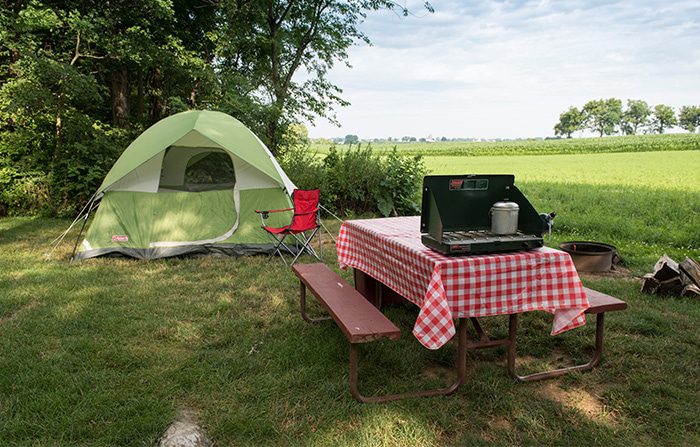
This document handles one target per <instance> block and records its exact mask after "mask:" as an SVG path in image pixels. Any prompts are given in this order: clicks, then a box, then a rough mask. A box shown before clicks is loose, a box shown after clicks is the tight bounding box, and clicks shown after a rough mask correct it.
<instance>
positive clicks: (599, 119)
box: [583, 98, 622, 137]
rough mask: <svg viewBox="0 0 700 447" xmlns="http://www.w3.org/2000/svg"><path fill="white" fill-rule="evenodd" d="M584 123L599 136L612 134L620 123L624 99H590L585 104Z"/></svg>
mask: <svg viewBox="0 0 700 447" xmlns="http://www.w3.org/2000/svg"><path fill="white" fill-rule="evenodd" d="M583 115H584V117H585V118H584V123H585V125H586V127H588V128H589V129H590V130H591V131H592V132H597V133H598V135H599V136H601V137H602V136H603V135H612V134H613V133H615V131H616V127H617V126H619V125H620V119H621V118H622V101H621V100H619V99H616V98H609V99H605V100H603V99H597V100H592V101H588V102H587V103H586V104H585V105H584V106H583Z"/></svg>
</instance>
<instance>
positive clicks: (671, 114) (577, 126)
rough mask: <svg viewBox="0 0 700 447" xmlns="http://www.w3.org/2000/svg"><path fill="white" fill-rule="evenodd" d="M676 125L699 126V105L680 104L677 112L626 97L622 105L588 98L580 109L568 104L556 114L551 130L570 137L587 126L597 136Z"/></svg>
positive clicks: (661, 130) (691, 128) (660, 129)
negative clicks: (556, 118) (556, 120)
mask: <svg viewBox="0 0 700 447" xmlns="http://www.w3.org/2000/svg"><path fill="white" fill-rule="evenodd" d="M674 126H680V127H682V128H683V129H685V130H687V131H688V132H695V131H696V130H697V129H698V128H700V106H683V107H681V108H680V109H679V110H678V114H677V115H676V112H675V111H674V110H673V107H670V106H667V105H665V104H657V105H655V106H654V107H653V108H652V107H651V106H649V104H647V103H646V102H645V101H642V100H639V99H628V100H627V104H626V107H625V108H624V109H623V107H622V100H620V99H617V98H608V99H595V100H592V101H588V102H587V103H586V104H584V106H583V107H582V108H581V109H578V108H576V107H570V108H569V110H567V111H565V112H563V113H562V114H561V115H559V122H558V123H557V124H556V125H555V126H554V134H555V135H561V136H565V137H567V138H571V135H572V134H573V133H574V132H577V131H579V130H590V131H591V132H593V133H597V134H598V136H601V137H602V136H603V135H614V134H618V133H621V134H625V135H636V134H637V133H640V132H644V133H659V134H662V133H664V131H666V130H667V129H670V128H672V127H674Z"/></svg>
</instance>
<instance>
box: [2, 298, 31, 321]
mask: <svg viewBox="0 0 700 447" xmlns="http://www.w3.org/2000/svg"><path fill="white" fill-rule="evenodd" d="M38 306H39V302H38V301H30V302H28V303H27V304H24V305H22V306H19V307H18V308H17V309H15V310H13V311H10V312H9V313H7V314H5V315H3V316H2V317H0V324H4V323H9V322H10V321H12V320H14V319H15V318H17V317H19V316H21V315H22V314H25V313H27V312H29V311H30V310H32V309H34V308H36V307H38Z"/></svg>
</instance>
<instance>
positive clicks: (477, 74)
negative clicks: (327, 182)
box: [308, 0, 700, 139]
mask: <svg viewBox="0 0 700 447" xmlns="http://www.w3.org/2000/svg"><path fill="white" fill-rule="evenodd" d="M398 3H399V4H406V6H407V7H408V8H409V9H410V10H411V11H413V12H415V14H416V16H409V17H403V16H398V15H397V14H396V13H394V12H391V11H378V12H375V13H372V14H370V15H369V16H368V18H367V20H366V21H365V22H364V23H363V24H362V26H361V29H362V30H363V31H364V32H365V33H366V34H367V35H368V36H369V38H370V39H371V41H372V45H371V46H367V45H364V44H358V45H355V46H353V47H352V48H351V49H350V51H349V60H348V62H349V63H350V64H351V65H352V68H348V67H346V66H345V65H344V64H337V65H336V67H334V68H333V69H332V71H331V72H330V73H329V76H328V77H329V79H330V80H331V82H333V83H334V84H336V85H337V86H339V87H340V88H341V89H342V90H343V94H342V95H341V96H342V97H343V98H344V99H346V100H348V101H350V103H351V105H350V106H348V107H344V108H338V109H337V110H336V115H337V119H338V121H339V122H340V123H341V125H342V127H340V128H338V127H337V126H335V125H333V124H331V123H329V122H328V121H326V120H323V119H318V120H317V121H316V123H315V124H314V125H311V124H308V127H309V136H310V137H312V138H318V137H326V138H330V137H340V136H344V135H346V134H356V135H358V136H359V137H360V138H361V139H365V138H367V139H369V138H381V137H388V136H392V137H399V138H400V137H402V136H415V137H418V138H420V137H428V136H433V137H442V136H446V137H452V138H454V137H471V138H532V137H545V136H549V135H553V132H554V131H553V127H554V125H555V124H556V123H557V121H558V118H559V114H560V113H562V112H563V111H565V110H567V109H568V108H569V107H570V106H576V107H579V108H580V107H581V106H582V105H583V104H585V103H586V102H587V101H589V100H591V99H599V98H609V97H616V98H620V99H622V100H623V102H624V101H626V100H627V99H642V100H644V101H647V102H648V103H649V104H650V105H652V106H653V105H655V104H660V103H663V104H668V105H670V106H673V107H675V108H678V107H680V106H682V105H700V45H699V43H700V1H698V0H692V1H684V0H678V1H674V0H669V1H663V0H657V1H546V0H544V1H467V0H465V1H458V0H432V1H431V2H430V3H431V5H432V6H433V7H434V9H435V13H434V14H428V13H427V12H426V11H425V10H424V9H423V7H422V4H423V2H422V1H410V0H409V1H406V2H403V1H399V2H398Z"/></svg>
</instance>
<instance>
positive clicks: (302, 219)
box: [255, 189, 321, 264]
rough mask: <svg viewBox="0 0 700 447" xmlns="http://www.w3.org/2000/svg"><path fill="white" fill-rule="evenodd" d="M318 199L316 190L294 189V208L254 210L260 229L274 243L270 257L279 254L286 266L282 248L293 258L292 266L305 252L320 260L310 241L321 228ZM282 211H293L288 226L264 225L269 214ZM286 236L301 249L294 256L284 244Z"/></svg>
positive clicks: (318, 193) (318, 192)
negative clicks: (259, 222)
mask: <svg viewBox="0 0 700 447" xmlns="http://www.w3.org/2000/svg"><path fill="white" fill-rule="evenodd" d="M319 198H320V191H319V190H318V189H311V190H303V189H295V190H294V192H293V193H292V202H293V204H294V208H285V209H281V210H255V212H256V213H258V214H259V215H260V221H261V222H262V228H263V229H264V230H265V231H266V232H267V234H268V235H270V237H271V238H272V239H274V241H275V242H274V243H275V248H274V251H273V252H272V254H270V257H272V256H274V255H275V254H279V255H280V257H281V258H282V261H284V263H285V264H287V260H286V259H284V255H283V254H282V251H281V250H280V248H284V249H285V250H287V252H288V253H289V254H290V255H292V256H294V259H292V264H294V263H295V262H296V260H297V259H298V258H299V256H301V254H302V253H304V252H307V253H308V254H310V255H311V256H313V257H315V258H316V259H318V260H319V261H320V260H321V258H320V257H319V256H318V255H317V254H316V252H315V251H314V249H313V248H312V247H311V240H312V239H313V238H314V236H315V235H316V233H317V232H318V229H319V228H320V227H321V217H320V211H319V207H318V201H319ZM284 211H294V215H293V216H292V221H291V223H290V224H289V225H285V226H283V227H270V226H268V225H266V224H265V220H266V219H267V218H268V217H269V216H270V213H280V212H284ZM309 231H311V235H309V236H307V235H306V233H307V232H309ZM287 236H292V237H293V238H294V239H295V241H296V242H297V244H301V248H300V249H299V251H298V252H297V253H296V255H295V254H294V251H292V249H291V248H289V246H288V245H287V244H285V242H284V240H285V238H286V237H287Z"/></svg>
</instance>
